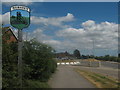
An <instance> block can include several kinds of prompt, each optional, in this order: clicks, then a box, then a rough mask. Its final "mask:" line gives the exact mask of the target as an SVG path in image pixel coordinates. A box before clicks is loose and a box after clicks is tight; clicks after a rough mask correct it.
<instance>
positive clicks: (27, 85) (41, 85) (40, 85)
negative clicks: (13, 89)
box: [23, 80, 50, 88]
mask: <svg viewBox="0 0 120 90" xmlns="http://www.w3.org/2000/svg"><path fill="white" fill-rule="evenodd" d="M24 83H25V84H24V86H23V88H50V86H49V85H48V83H47V82H40V81H38V80H26V81H25V82H24Z"/></svg>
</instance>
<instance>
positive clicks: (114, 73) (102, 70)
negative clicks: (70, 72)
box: [71, 66, 120, 79]
mask: <svg viewBox="0 0 120 90" xmlns="http://www.w3.org/2000/svg"><path fill="white" fill-rule="evenodd" d="M71 67H74V68H79V69H81V70H88V71H91V72H95V73H99V74H103V75H105V76H110V77H113V78H115V79H119V78H120V77H119V75H118V74H119V73H120V70H118V69H113V68H108V67H85V66H71Z"/></svg>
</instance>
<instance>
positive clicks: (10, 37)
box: [2, 27, 18, 43]
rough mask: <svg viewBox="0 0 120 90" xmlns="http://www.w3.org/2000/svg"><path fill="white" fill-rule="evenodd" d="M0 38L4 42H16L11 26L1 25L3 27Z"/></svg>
mask: <svg viewBox="0 0 120 90" xmlns="http://www.w3.org/2000/svg"><path fill="white" fill-rule="evenodd" d="M2 39H3V40H4V41H5V42H6V43H11V42H18V39H17V37H16V36H15V34H14V33H13V31H12V28H11V27H3V28H2Z"/></svg>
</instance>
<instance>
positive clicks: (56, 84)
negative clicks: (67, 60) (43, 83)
mask: <svg viewBox="0 0 120 90" xmlns="http://www.w3.org/2000/svg"><path fill="white" fill-rule="evenodd" d="M73 69H74V67H73V66H70V65H68V66H66V65H60V66H58V68H57V71H56V73H55V74H53V76H52V77H51V79H50V80H49V82H48V84H49V85H50V86H51V87H52V88H96V87H95V86H94V85H93V84H92V83H91V82H89V81H88V80H87V79H85V78H84V77H83V76H81V75H79V74H78V73H77V72H75V71H74V70H73Z"/></svg>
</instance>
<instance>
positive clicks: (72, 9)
mask: <svg viewBox="0 0 120 90" xmlns="http://www.w3.org/2000/svg"><path fill="white" fill-rule="evenodd" d="M13 5H25V6H28V7H29V8H30V9H31V13H30V16H31V24H30V26H29V27H28V28H25V29H23V39H24V40H26V39H27V40H30V39H32V38H36V39H37V40H38V41H39V42H42V43H45V44H49V45H50V46H52V47H53V48H54V49H55V50H56V51H57V52H65V51H68V52H69V53H73V51H74V50H75V49H78V50H80V52H81V54H84V55H92V54H93V53H94V55H96V56H103V55H107V54H109V55H113V56H116V55H117V53H118V3H117V2H36V3H35V2H28V3H27V2H26V3H8V2H6V3H5V2H4V3H3V4H2V19H3V20H2V21H3V23H4V26H10V24H9V22H10V19H9V16H10V7H11V6H13ZM11 27H12V26H11ZM12 28H13V27H12ZM13 31H14V33H15V34H16V35H17V29H15V28H13ZM93 47H94V49H93Z"/></svg>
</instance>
